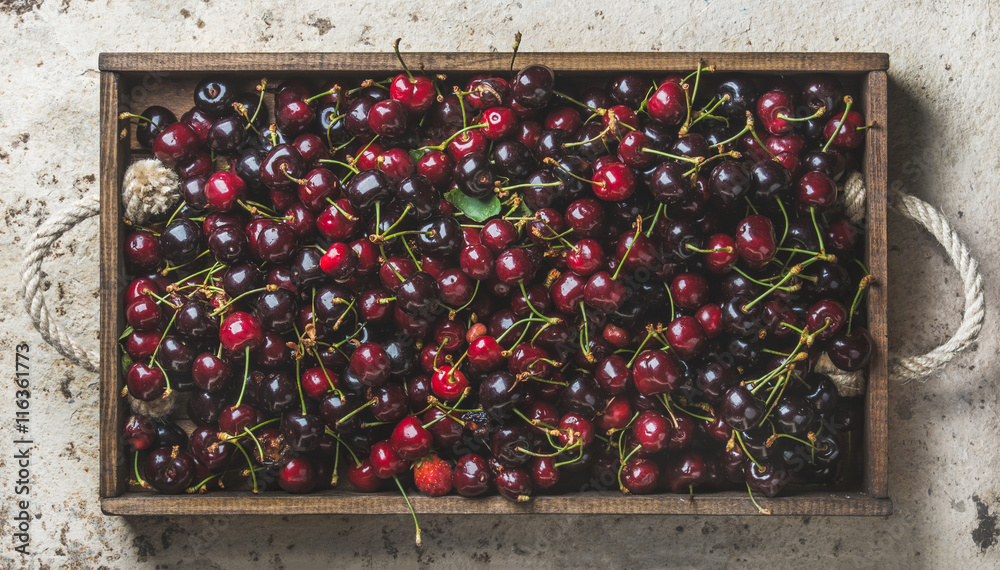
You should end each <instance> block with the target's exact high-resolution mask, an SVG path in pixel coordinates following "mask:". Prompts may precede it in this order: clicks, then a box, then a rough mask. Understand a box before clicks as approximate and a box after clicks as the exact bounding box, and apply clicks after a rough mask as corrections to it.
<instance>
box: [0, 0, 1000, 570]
mask: <svg viewBox="0 0 1000 570" xmlns="http://www.w3.org/2000/svg"><path fill="white" fill-rule="evenodd" d="M984 4H988V6H984ZM998 13H1000V5H998V3H997V2H995V1H991V2H988V3H984V2H954V1H948V2H946V1H926V2H905V3H904V2H898V1H893V2H885V1H872V0H844V1H842V2H838V3H814V2H802V3H797V5H796V6H792V5H791V4H785V3H777V2H764V3H758V2H751V1H743V2H736V1H721V0H707V1H706V0H692V1H690V2H675V3H670V4H669V5H668V4H667V3H658V2H645V1H622V0H619V1H616V2H602V1H599V0H576V1H575V2H567V3H564V4H563V3H559V2H554V1H540V2H532V1H530V0H521V1H518V2H490V3H485V2H480V3H472V2H469V3H466V2H463V1H455V0H437V1H434V2H417V1H414V0H410V1H407V2H399V1H391V2H390V1H379V2H375V1H373V2H364V3H363V2H343V1H341V2H297V1H285V2H271V1H263V0H256V1H254V2H249V3H247V5H246V6H237V5H236V3H233V2H219V1H217V0H216V1H212V0H183V1H181V2H161V1H155V2H120V1H114V0H99V1H93V0H61V1H59V0H0V29H2V30H3V33H2V34H0V62H2V63H0V78H2V81H0V180H2V182H0V185H2V188H3V190H2V193H0V209H2V211H3V216H4V218H5V222H6V223H5V224H4V225H3V226H2V227H0V248H2V250H0V251H2V255H0V275H2V277H0V279H3V286H2V287H0V306H2V307H3V308H4V310H3V311H2V312H0V352H2V354H3V359H2V362H3V363H4V364H3V368H4V370H5V375H6V378H10V375H8V374H7V372H6V371H7V370H10V371H11V372H12V371H13V370H12V369H13V366H14V355H13V347H14V345H15V344H17V343H18V342H21V341H26V342H28V343H30V345H31V355H32V357H33V359H32V364H33V367H32V378H33V381H34V387H35V391H34V394H33V407H32V414H33V415H32V422H33V423H32V427H33V435H34V437H35V438H36V441H38V446H37V448H36V450H35V455H34V458H33V459H34V463H33V470H34V478H35V479H34V482H33V483H34V487H33V491H32V493H33V494H32V496H31V501H32V509H31V512H32V513H33V515H34V516H35V517H36V520H35V521H34V523H33V526H32V531H31V535H32V543H31V550H32V552H33V555H32V557H30V558H22V557H20V555H18V554H16V553H14V552H12V551H11V550H10V548H11V544H12V542H11V532H12V531H11V527H10V520H9V519H10V517H11V516H12V513H11V509H12V507H13V501H12V498H13V497H14V495H13V479H14V477H13V474H12V471H11V467H12V459H11V456H12V448H11V444H10V441H11V440H12V439H13V438H12V437H11V436H12V435H13V433H12V429H11V422H10V421H9V419H8V418H12V417H13V404H12V399H13V394H12V393H11V394H10V395H8V394H7V392H8V391H9V392H12V391H13V386H12V385H11V384H10V382H9V381H5V382H4V384H3V390H4V391H5V393H4V394H3V396H2V397H0V426H2V428H0V430H2V435H0V505H2V506H0V518H2V522H0V560H2V561H3V565H4V566H11V567H17V566H20V565H22V564H23V565H30V566H37V567H99V566H102V567H130V568H131V567H141V568H153V567H156V568H173V567H188V566H195V567H201V568H215V567H218V568H222V567H237V566H239V567H294V568H307V567H313V566H320V565H323V566H325V565H327V564H333V563H336V564H347V565H350V566H361V567H386V566H388V567H396V566H416V565H442V566H448V567H468V566H471V565H472V564H485V563H489V564H492V565H496V566H501V567H510V566H515V565H524V564H531V565H533V566H540V567H558V566H584V567H608V566H611V567H621V566H627V567H660V566H677V567H703V566H713V567H717V566H738V565H739V566H742V565H745V564H746V565H754V566H759V565H760V564H761V563H762V562H766V561H777V560H781V561H787V562H800V563H821V564H829V565H835V566H842V567H870V566H880V567H883V568H896V567H906V568H913V567H932V566H934V567H941V566H944V567H967V568H972V567H996V566H997V565H1000V547H997V546H996V543H997V539H998V535H1000V524H998V520H997V518H998V514H997V513H1000V473H998V471H997V469H996V465H997V463H998V459H1000V451H998V450H1000V447H998V446H997V445H996V439H997V436H998V421H997V419H998V410H1000V398H998V395H997V376H998V371H1000V370H998V368H1000V365H998V364H997V359H996V354H997V350H998V334H997V332H998V331H997V320H996V317H997V312H996V310H995V308H994V307H993V305H992V301H993V299H996V298H997V295H998V293H1000V291H998V286H997V280H996V279H995V278H996V277H997V273H998V271H1000V262H998V260H997V256H996V255H995V252H996V251H997V248H998V247H1000V235H998V232H997V231H996V230H995V225H994V224H995V219H996V217H997V214H998V211H997V198H996V197H997V190H996V188H997V176H998V170H1000V169H998V160H1000V159H998V153H997V152H996V150H997V147H996V143H997V141H998V133H1000V118H998V116H997V114H996V109H997V106H998V105H1000V73H998V69H997V63H996V61H997V55H998V49H997V47H996V46H997V45H998V43H997V40H998V37H997V36H998V31H997V30H998V29H1000V22H998V21H997V17H998ZM517 30H520V31H522V32H523V33H524V36H525V37H524V41H523V43H522V47H523V49H525V50H531V51H546V50H553V51H554V50H584V51H586V50H594V51H597V50H623V51H630V50H635V51H646V50H760V51H767V50H787V51H795V50H812V51H824V50H825V51H840V50H844V51H851V50H863V51H885V52H888V53H890V54H891V57H892V67H891V70H890V105H891V112H890V124H891V126H890V129H891V134H890V171H889V175H890V181H900V182H902V183H903V185H904V186H905V187H906V188H907V189H908V190H909V191H910V192H913V193H915V194H916V195H918V196H920V197H921V198H923V199H925V200H928V201H930V202H931V203H933V204H935V205H937V206H938V207H940V208H941V209H942V210H943V211H944V212H945V213H946V214H947V215H948V217H949V218H950V219H951V220H952V221H953V222H954V224H955V226H956V227H957V229H958V230H959V232H960V233H961V234H962V235H963V236H964V237H965V238H966V239H967V240H968V241H969V243H970V245H971V247H972V250H973V252H974V253H975V254H976V255H977V256H978V258H979V260H980V261H981V262H982V269H983V273H984V276H985V278H986V279H985V283H986V288H987V290H986V294H987V301H988V302H989V303H990V307H989V309H988V312H987V321H986V327H985V329H984V331H983V334H982V337H981V339H980V341H979V343H978V345H977V346H976V347H975V348H974V350H972V351H970V352H969V353H967V354H964V355H962V356H960V357H959V358H957V359H956V360H955V361H954V363H952V364H951V365H950V366H948V367H947V368H946V369H945V370H944V371H943V372H941V373H940V374H937V375H935V376H933V377H931V378H929V379H927V380H926V381H923V382H914V383H909V384H905V385H895V386H892V387H891V390H890V396H891V402H890V425H891V428H892V430H891V435H890V447H891V449H890V492H891V495H892V498H893V499H894V501H895V514H893V515H892V516H890V517H887V518H874V519H856V518H812V519H808V518H806V519H802V518H742V517H718V518H692V517H650V516H635V517H569V518H567V517H551V516H550V517H531V518H525V517H521V518H512V519H503V520H500V519H496V520H495V519H493V518H489V517H469V518H457V517H433V516H424V517H422V522H423V526H424V528H425V545H424V546H423V547H422V548H420V549H417V548H414V546H413V545H412V540H413V534H412V532H413V531H412V527H411V526H410V521H409V520H408V518H407V517H314V516H313V517H296V518H288V519H282V520H276V519H270V518H253V517H237V518H229V519H222V518H173V519H170V520H160V519H154V518H147V519H134V520H124V519H121V518H110V517H105V516H103V515H102V514H101V512H100V509H99V506H98V501H97V471H98V467H97V465H98V463H97V454H98V449H97V433H98V431H97V430H98V420H97V397H98V389H97V386H98V384H97V377H96V375H93V374H89V373H86V372H85V371H83V370H82V369H80V368H77V367H74V366H72V365H70V364H69V363H68V362H66V361H65V360H63V359H61V358H60V357H59V356H58V354H57V353H55V352H54V351H52V350H50V349H48V348H47V347H46V346H44V345H43V343H42V341H41V338H40V337H39V336H38V335H37V333H35V332H34V330H33V329H32V328H31V324H30V321H29V319H28V318H27V316H26V315H25V313H24V310H23V309H22V307H21V301H20V299H19V298H18V295H17V289H18V273H19V266H20V258H21V256H22V248H23V244H24V241H25V240H26V238H27V236H28V235H30V233H31V232H32V231H33V230H34V229H35V228H36V227H37V226H38V224H39V223H41V221H42V220H44V219H45V218H46V217H47V216H49V215H50V214H51V213H52V212H55V211H57V210H58V209H59V208H60V207H61V206H62V205H63V204H64V203H68V202H70V201H72V200H75V199H76V198H78V197H80V196H83V195H85V194H87V193H90V192H97V190H98V188H97V182H96V175H97V173H98V128H97V109H98V72H97V54H98V53H99V52H102V51H229V50H235V51H297V50H302V51H324V50H325V51H339V50H344V51H350V50H373V51H374V50H388V49H390V48H391V45H392V40H393V39H394V38H396V37H398V36H402V37H403V38H404V41H403V48H404V49H405V50H467V51H477V50H492V49H501V50H506V49H508V46H509V44H510V42H511V37H512V35H513V33H514V32H515V31H517ZM889 238H890V245H891V249H890V254H889V256H890V257H889V261H890V276H891V284H890V298H891V299H892V301H891V303H890V317H891V319H890V324H891V327H890V337H891V347H892V350H893V351H895V352H896V353H899V354H913V353H916V352H917V351H921V350H926V349H928V348H931V347H932V346H935V345H936V344H937V343H939V342H941V341H942V340H944V339H945V338H947V337H948V336H949V335H950V333H951V331H952V330H953V328H954V327H955V326H956V324H957V322H958V316H959V311H960V310H961V306H962V301H961V292H960V282H959V280H958V279H957V276H956V274H955V273H954V272H953V271H952V270H950V268H949V267H948V264H947V260H946V259H945V257H944V254H943V252H942V250H941V249H940V248H939V247H936V246H935V245H934V244H933V243H932V240H931V239H930V238H929V237H927V236H926V235H925V234H923V233H921V232H920V231H919V230H918V229H916V228H915V227H914V226H913V224H912V223H909V222H907V221H905V220H902V219H900V218H898V217H890V231H889ZM97 251H98V247H97V223H96V221H90V222H87V223H85V224H83V225H82V226H80V227H79V228H77V229H76V230H74V231H73V232H72V233H71V235H69V236H67V237H66V238H64V239H63V240H62V241H61V242H60V244H59V246H58V248H57V251H56V252H55V254H54V255H53V259H51V260H50V261H48V263H47V265H46V266H45V269H46V271H47V272H48V277H47V279H48V280H49V281H50V283H51V287H50V289H49V291H48V299H49V302H50V306H53V307H58V308H56V309H55V310H56V312H57V313H58V314H60V315H61V316H62V317H63V318H64V319H65V321H66V322H67V323H68V324H69V326H70V327H71V330H74V331H76V332H77V333H78V335H79V337H80V338H81V339H83V342H84V343H85V344H87V345H89V346H91V347H94V348H96V346H97V341H96V338H97V301H96V300H97V275H98V273H97Z"/></svg>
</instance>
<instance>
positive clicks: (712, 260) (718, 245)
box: [705, 234, 739, 275]
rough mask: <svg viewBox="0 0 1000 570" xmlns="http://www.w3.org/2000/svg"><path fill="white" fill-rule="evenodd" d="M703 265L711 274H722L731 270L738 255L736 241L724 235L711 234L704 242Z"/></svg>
mask: <svg viewBox="0 0 1000 570" xmlns="http://www.w3.org/2000/svg"><path fill="white" fill-rule="evenodd" d="M705 250H706V251H708V252H709V253H706V254H705V265H706V266H707V267H708V269H709V270H710V271H711V272H712V273H717V274H720V275H721V274H723V273H726V272H728V271H729V270H730V269H732V267H733V265H734V264H735V263H736V260H738V259H739V253H738V252H737V251H736V240H734V239H733V238H732V237H730V236H728V235H726V234H713V235H710V236H708V239H707V240H705Z"/></svg>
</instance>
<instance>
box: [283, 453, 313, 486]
mask: <svg viewBox="0 0 1000 570" xmlns="http://www.w3.org/2000/svg"><path fill="white" fill-rule="evenodd" d="M317 482H318V478H317V471H316V467H315V466H314V465H313V462H312V460H311V459H309V458H308V457H306V456H304V455H300V456H298V457H294V458H292V459H291V460H290V461H289V462H288V463H285V464H284V465H283V466H281V468H280V469H279V470H278V485H279V486H280V487H281V488H282V489H284V490H285V491H288V492H289V493H308V492H309V491H312V490H313V489H314V488H315V487H316V484H317Z"/></svg>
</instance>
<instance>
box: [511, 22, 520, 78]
mask: <svg viewBox="0 0 1000 570" xmlns="http://www.w3.org/2000/svg"><path fill="white" fill-rule="evenodd" d="M520 47H521V32H514V47H513V52H512V53H511V54H510V74H511V75H512V76H513V75H514V60H515V59H517V50H518V48H520Z"/></svg>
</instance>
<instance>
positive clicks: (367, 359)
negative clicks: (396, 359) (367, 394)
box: [350, 342, 391, 386]
mask: <svg viewBox="0 0 1000 570" xmlns="http://www.w3.org/2000/svg"><path fill="white" fill-rule="evenodd" d="M350 365H351V370H353V371H354V373H355V374H357V375H358V378H359V379H360V380H361V382H363V383H365V384H366V385H368V386H381V385H382V384H384V383H385V382H386V381H387V380H388V379H389V373H390V367H391V363H390V362H389V355H388V354H386V352H385V350H384V349H383V348H382V346H381V345H379V344H378V343H374V342H365V343H362V344H361V345H360V346H359V347H357V348H356V349H355V350H354V352H353V353H352V354H351V361H350Z"/></svg>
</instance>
